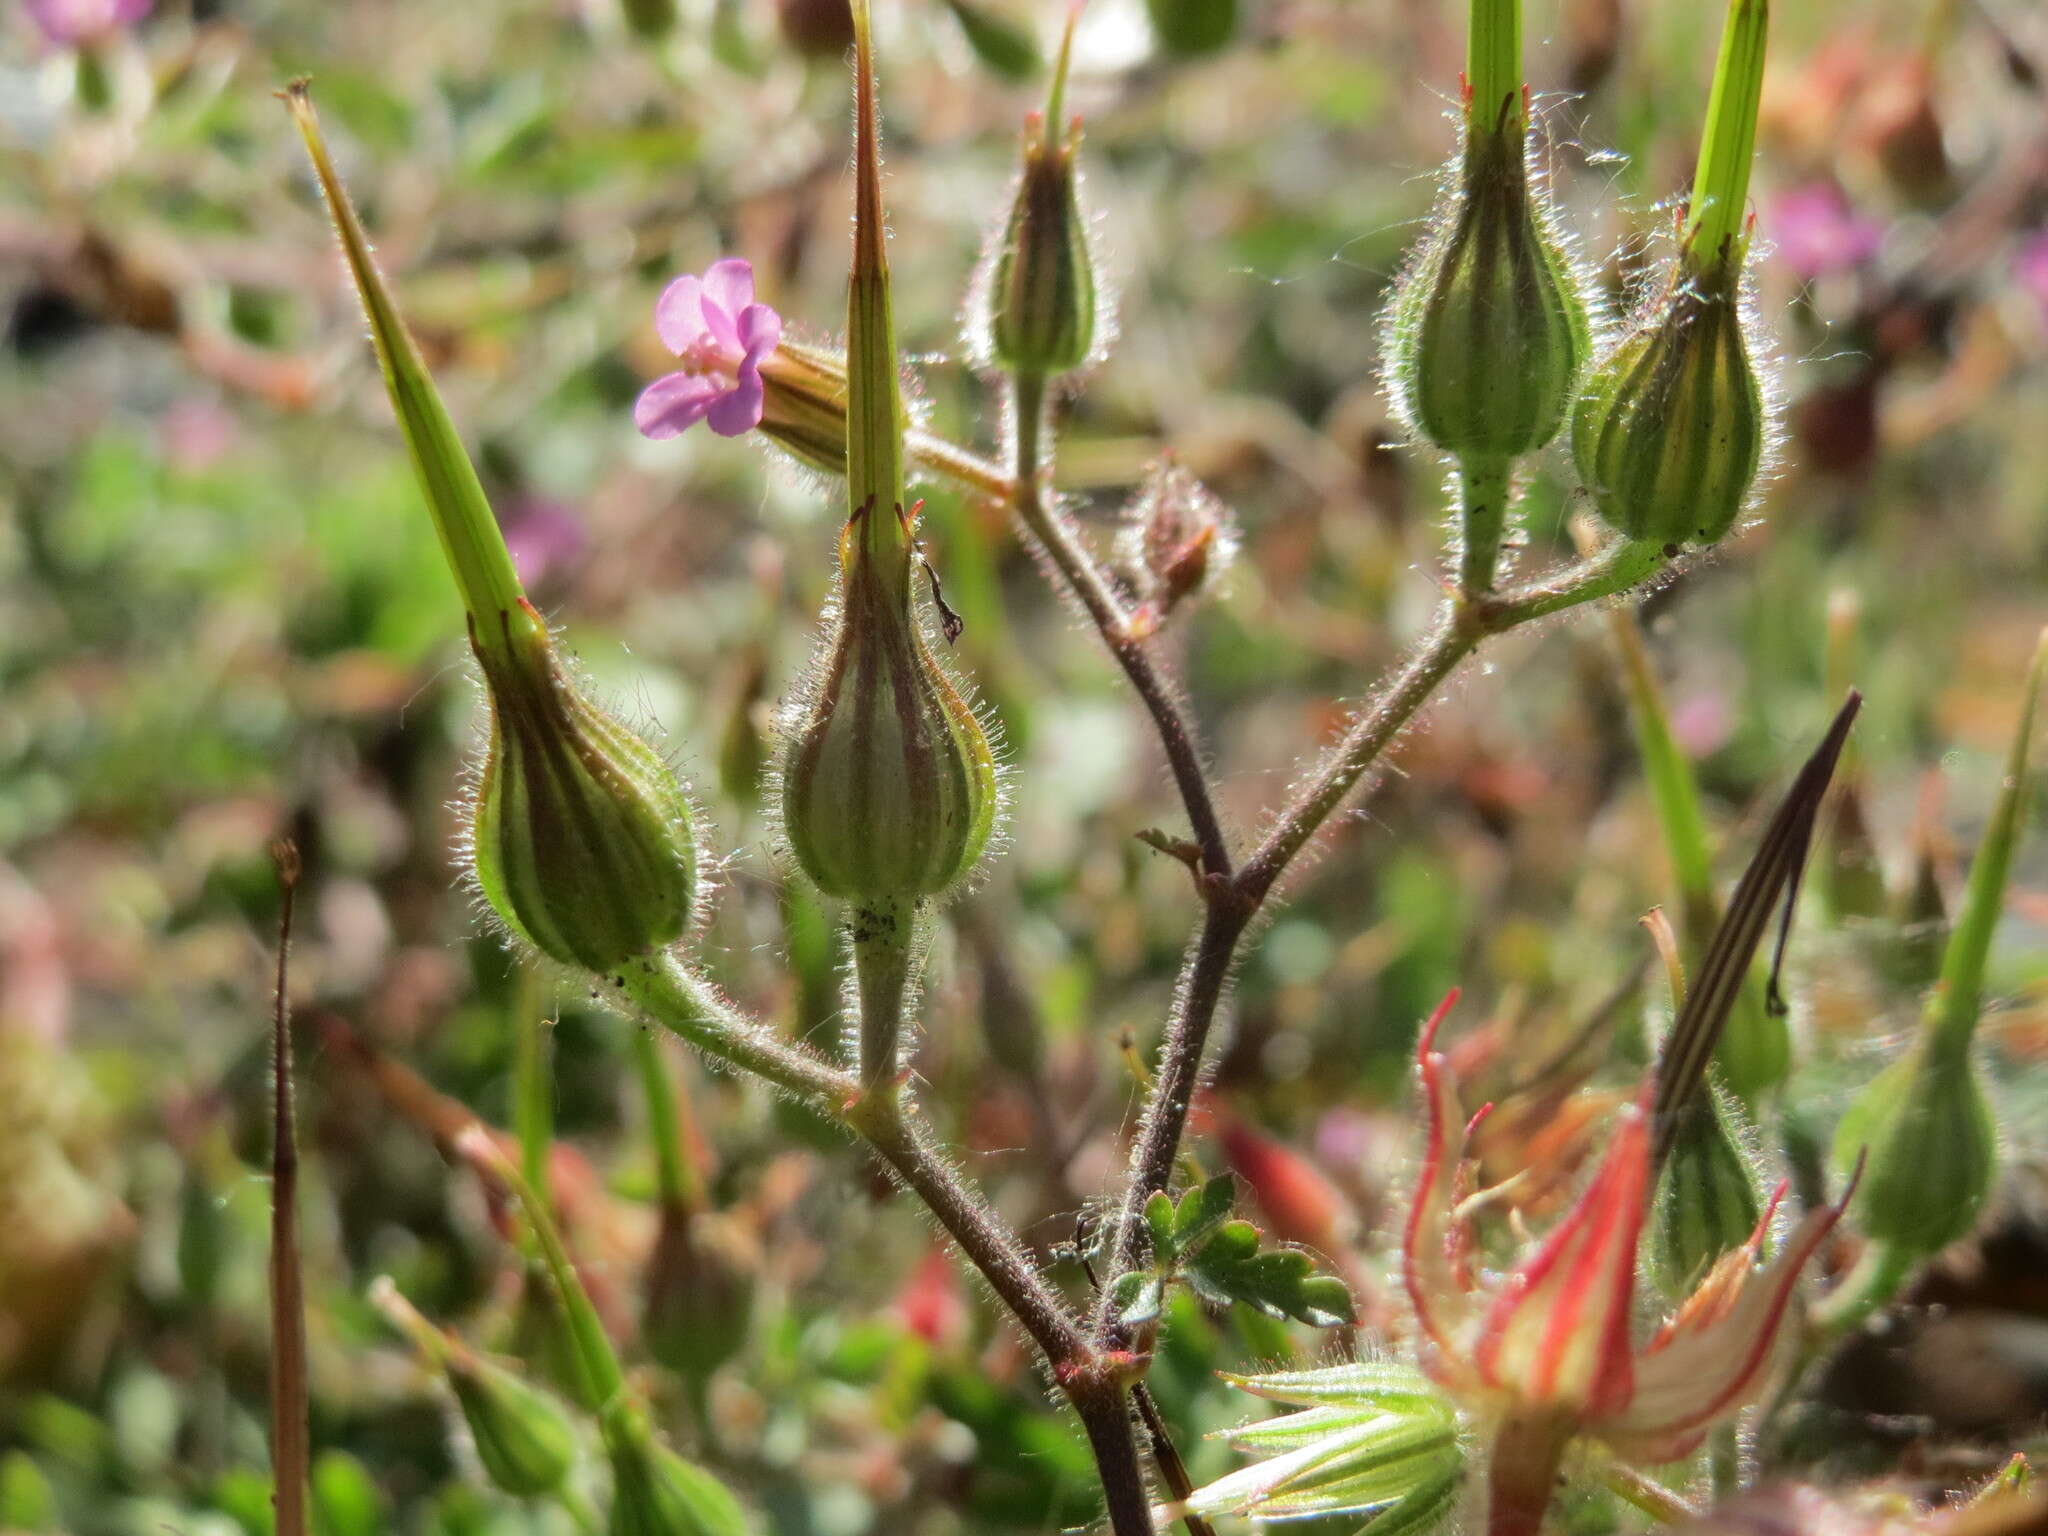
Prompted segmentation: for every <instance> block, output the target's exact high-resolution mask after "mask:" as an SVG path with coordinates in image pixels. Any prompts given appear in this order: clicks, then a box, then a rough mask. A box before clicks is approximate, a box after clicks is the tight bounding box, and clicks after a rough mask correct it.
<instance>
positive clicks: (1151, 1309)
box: [1112, 1269, 1166, 1328]
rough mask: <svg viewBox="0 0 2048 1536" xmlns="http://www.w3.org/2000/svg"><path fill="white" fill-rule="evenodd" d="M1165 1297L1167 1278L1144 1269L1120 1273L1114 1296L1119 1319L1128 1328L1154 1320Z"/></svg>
mask: <svg viewBox="0 0 2048 1536" xmlns="http://www.w3.org/2000/svg"><path fill="white" fill-rule="evenodd" d="M1165 1297H1166V1280H1165V1278H1164V1277H1163V1276H1161V1275H1157V1274H1154V1273H1152V1272H1151V1271H1149V1270H1143V1269H1134V1270H1132V1271H1131V1272H1130V1273H1129V1274H1125V1275H1119V1276H1117V1282H1116V1287H1115V1292H1114V1295H1113V1297H1112V1299H1113V1300H1114V1301H1115V1303H1116V1315H1117V1321H1118V1322H1120V1323H1122V1324H1123V1325H1124V1326H1125V1327H1127V1328H1136V1327H1139V1326H1141V1325H1142V1324H1145V1323H1149V1322H1153V1321H1155V1320H1156V1319H1157V1318H1158V1316H1159V1308H1160V1305H1161V1303H1162V1302H1163V1301H1164V1300H1165Z"/></svg>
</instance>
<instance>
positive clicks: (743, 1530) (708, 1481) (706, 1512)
mask: <svg viewBox="0 0 2048 1536" xmlns="http://www.w3.org/2000/svg"><path fill="white" fill-rule="evenodd" d="M604 1442H605V1453H606V1455H607V1456H608V1457H609V1458H610V1460H611V1464H612V1509H611V1519H610V1520H609V1521H608V1522H607V1525H606V1529H607V1530H608V1531H609V1532H610V1533H611V1536H748V1527H747V1518H746V1515H745V1513H744V1512H743V1511H742V1510H741V1509H740V1505H739V1501H738V1500H737V1499H735V1498H734V1497H733V1496H732V1494H731V1493H730V1492H729V1491H728V1490H727V1489H726V1487H725V1485H724V1484H723V1483H721V1482H719V1481H718V1479H717V1478H715V1477H713V1476H712V1475H711V1474H710V1473H709V1472H706V1471H705V1470H704V1469H703V1468H702V1467H698V1466H693V1465H691V1464H690V1463H689V1462H687V1461H685V1460H683V1458H682V1457H680V1456H678V1455H676V1453H675V1452H674V1451H671V1450H669V1449H668V1448H667V1447H666V1446H663V1445H658V1444H656V1443H655V1440H654V1435H653V1432H652V1431H651V1430H650V1429H649V1428H648V1426H647V1421H646V1420H645V1419H644V1418H643V1417H641V1416H640V1415H639V1414H638V1413H636V1412H633V1411H632V1410H630V1409H626V1408H623V1407H616V1406H615V1407H614V1408H613V1409H612V1410H611V1411H610V1412H608V1413H607V1414H606V1415H605V1424H604Z"/></svg>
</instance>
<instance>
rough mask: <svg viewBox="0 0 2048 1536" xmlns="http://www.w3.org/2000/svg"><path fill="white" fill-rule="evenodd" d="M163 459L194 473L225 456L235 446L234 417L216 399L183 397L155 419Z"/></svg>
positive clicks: (178, 467) (173, 466)
mask: <svg viewBox="0 0 2048 1536" xmlns="http://www.w3.org/2000/svg"><path fill="white" fill-rule="evenodd" d="M157 441H158V442H159V443H160V444H161V445H162V451H163V456H164V461H165V462H166V463H167V464H169V465H171V466H172V468H174V469H179V470H183V471H184V472H186V473H187V474H196V473H198V472H199V471H201V470H203V469H207V468H210V467H211V466H212V465H214V464H217V463H219V462H220V461H221V460H222V459H223V458H225V457H226V456H227V455H228V453H229V452H230V451H231V450H232V449H233V448H234V446H235V418H234V416H233V414H232V413H231V412H229V411H228V409H227V408H226V407H225V406H223V405H222V404H221V403H220V402H219V401H218V400H213V399H208V398H206V397H205V396H187V397H185V398H184V399H181V400H179V401H176V402H175V403H174V404H173V405H172V406H171V407H170V409H168V410H166V411H165V412H164V413H163V415H162V416H161V417H160V418H158V420H157Z"/></svg>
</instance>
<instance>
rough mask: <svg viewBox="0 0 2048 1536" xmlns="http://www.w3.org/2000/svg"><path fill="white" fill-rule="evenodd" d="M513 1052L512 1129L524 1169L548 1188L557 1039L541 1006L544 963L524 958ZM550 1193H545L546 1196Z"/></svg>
mask: <svg viewBox="0 0 2048 1536" xmlns="http://www.w3.org/2000/svg"><path fill="white" fill-rule="evenodd" d="M518 966H519V970H518V982H517V990H516V997H515V1001H514V1005H513V1006H514V1007H515V1008H516V1009H517V1010H518V1017H517V1019H516V1020H515V1022H514V1025H513V1028H514V1031H515V1033H514V1035H513V1054H512V1128H513V1131H514V1133H515V1134H517V1136H518V1137H519V1171H520V1172H521V1173H523V1174H525V1175H526V1182H527V1183H529V1184H531V1185H532V1186H533V1187H534V1189H535V1190H536V1191H537V1192H539V1191H545V1190H546V1189H547V1187H548V1144H549V1142H550V1141H552V1140H553V1139H554V1134H555V1125H554V1120H555V1104H554V1082H553V1078H552V1076H551V1074H550V1072H549V1070H548V1069H549V1057H550V1055H551V1054H552V1052H551V1050H550V1046H551V1045H552V1043H553V1041H552V1038H551V1036H550V1033H549V1027H548V1021H547V1019H546V1018H545V1017H543V1015H544V1013H545V1011H546V1010H544V1009H543V1008H542V1007H541V1005H540V1004H541V999H540V992H541V986H542V983H541V978H540V970H539V967H538V966H536V965H534V964H532V963H530V962H526V961H520V962H518ZM542 1198H545V1195H542Z"/></svg>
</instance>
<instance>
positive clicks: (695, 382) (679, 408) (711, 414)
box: [633, 256, 782, 439]
mask: <svg viewBox="0 0 2048 1536" xmlns="http://www.w3.org/2000/svg"><path fill="white" fill-rule="evenodd" d="M654 329H655V331H656V332H657V333H658V334H659V335H660V337H661V340H662V344H663V345H664V346H666V347H667V348H668V349H669V350H670V351H671V352H673V353H675V355H676V356H677V357H679V358H681V359H682V362H683V366H682V369H681V370H680V371H679V372H676V373H669V374H664V375H662V377H660V378H658V379H656V380H655V381H654V382H653V383H652V384H650V385H648V386H647V388H646V389H644V390H642V391H641V392H640V398H639V400H638V401H637V402H636V403H635V404H634V406H633V421H634V423H635V424H636V425H637V426H638V427H639V428H640V430H641V432H643V433H644V434H645V435H647V436H648V437H651V438H656V439H660V438H668V437H674V436H675V435H676V434H677V433H679V432H683V431H687V430H688V429H689V428H691V427H693V426H695V425H696V424H697V423H698V422H700V421H703V422H708V423H710V426H711V430H712V431H714V432H716V433H717V434H718V435H719V436H720V437H738V436H739V435H740V434H741V433H743V432H750V431H752V430H753V429H754V428H755V427H757V426H759V425H760V424H761V410H762V398H763V392H762V385H761V363H762V361H763V360H764V359H765V358H767V357H768V356H769V355H770V354H771V353H772V352H774V350H775V348H776V346H777V345H778V344H779V343H780V342H781V340H782V316H780V315H778V314H777V313H776V312H775V311H774V310H772V309H770V308H769V307H768V306H767V305H766V304H756V303H755V302H754V267H753V263H751V262H748V261H743V260H741V259H740V258H739V257H736V256H728V257H726V258H725V259H724V260H723V261H714V262H713V263H712V264H711V265H710V266H709V267H708V268H706V269H705V272H704V275H703V276H702V277H697V276H694V275H692V274H690V273H685V274H684V275H683V276H681V277H679V278H677V279H676V280H675V281H674V282H672V283H670V284H669V285H668V287H667V288H665V289H663V290H662V295H661V298H660V299H659V300H657V301H656V303H655V306H654Z"/></svg>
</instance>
